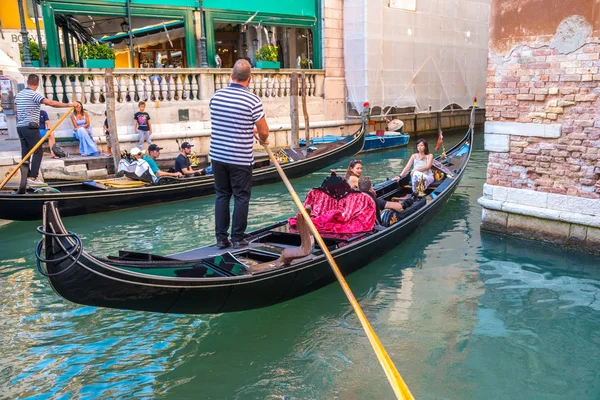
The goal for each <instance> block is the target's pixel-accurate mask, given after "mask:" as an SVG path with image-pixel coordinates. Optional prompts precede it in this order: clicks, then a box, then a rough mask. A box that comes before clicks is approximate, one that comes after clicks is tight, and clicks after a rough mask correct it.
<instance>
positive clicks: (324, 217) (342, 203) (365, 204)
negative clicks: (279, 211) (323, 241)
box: [288, 189, 376, 233]
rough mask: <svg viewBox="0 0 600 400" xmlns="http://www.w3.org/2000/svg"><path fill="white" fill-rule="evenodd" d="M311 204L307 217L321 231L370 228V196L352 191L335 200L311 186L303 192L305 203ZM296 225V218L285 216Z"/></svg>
mask: <svg viewBox="0 0 600 400" xmlns="http://www.w3.org/2000/svg"><path fill="white" fill-rule="evenodd" d="M308 205H310V206H311V207H312V212H311V215H310V219H311V220H312V221H313V223H314V224H315V226H316V228H317V230H318V231H319V232H321V233H360V232H369V231H371V230H373V226H374V225H375V213H376V207H375V201H374V200H373V198H371V196H369V195H367V194H364V193H361V192H352V193H350V194H348V195H347V196H345V197H344V198H342V199H340V200H336V199H334V198H333V197H331V196H329V195H328V194H327V193H324V192H322V191H320V190H315V189H313V190H311V191H310V192H308V194H307V195H306V200H305V201H304V206H305V207H306V206H308ZM288 222H289V224H290V226H291V227H295V226H296V218H295V217H292V218H290V219H289V220H288Z"/></svg>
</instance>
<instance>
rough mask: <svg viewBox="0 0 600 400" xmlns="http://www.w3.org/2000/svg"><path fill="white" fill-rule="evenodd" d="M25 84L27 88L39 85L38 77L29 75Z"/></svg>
mask: <svg viewBox="0 0 600 400" xmlns="http://www.w3.org/2000/svg"><path fill="white" fill-rule="evenodd" d="M27 84H28V85H29V86H35V85H39V84H40V77H39V76H37V75H36V74H31V75H29V76H28V77H27Z"/></svg>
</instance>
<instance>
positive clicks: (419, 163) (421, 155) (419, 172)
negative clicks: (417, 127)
mask: <svg viewBox="0 0 600 400" xmlns="http://www.w3.org/2000/svg"><path fill="white" fill-rule="evenodd" d="M432 163H433V154H430V153H429V145H428V144H427V140H425V139H419V140H417V152H416V153H415V154H413V155H412V156H411V157H410V159H409V160H408V163H407V164H406V166H405V167H404V169H403V170H402V173H401V174H400V176H404V175H405V174H406V173H407V172H408V170H409V169H410V167H413V169H412V171H411V172H410V175H411V183H412V188H413V192H415V191H416V189H417V185H418V184H419V181H420V180H421V179H425V188H427V187H428V186H429V185H431V184H432V183H433V181H434V180H435V178H434V176H433V172H432V171H431V164H432ZM400 176H397V177H396V178H394V180H395V181H399V180H400Z"/></svg>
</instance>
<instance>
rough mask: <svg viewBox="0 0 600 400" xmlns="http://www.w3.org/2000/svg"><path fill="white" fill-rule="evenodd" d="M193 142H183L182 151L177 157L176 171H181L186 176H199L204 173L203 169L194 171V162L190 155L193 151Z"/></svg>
mask: <svg viewBox="0 0 600 400" xmlns="http://www.w3.org/2000/svg"><path fill="white" fill-rule="evenodd" d="M192 147H194V145H193V144H189V143H188V142H183V143H182V144H181V153H180V154H179V155H178V156H177V158H176V159H175V172H180V173H181V174H182V175H185V176H198V175H203V174H202V171H194V170H193V169H192V162H191V161H190V159H189V157H190V154H191V153H192Z"/></svg>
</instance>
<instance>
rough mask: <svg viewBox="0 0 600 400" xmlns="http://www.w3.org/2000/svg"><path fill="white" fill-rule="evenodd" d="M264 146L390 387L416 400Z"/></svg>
mask: <svg viewBox="0 0 600 400" xmlns="http://www.w3.org/2000/svg"><path fill="white" fill-rule="evenodd" d="M263 146H264V147H265V149H266V150H267V153H269V158H270V159H271V162H272V163H273V164H274V165H275V168H277V171H278V172H279V175H281V179H282V180H283V183H285V186H286V187H287V189H288V191H289V192H290V195H291V196H292V199H293V200H294V203H296V206H297V207H298V210H300V213H301V214H302V216H303V217H304V220H305V221H306V222H307V223H308V226H309V228H310V231H311V232H312V234H313V235H314V237H315V240H316V241H317V243H319V246H321V250H323V253H324V254H325V257H327V261H328V262H329V265H330V266H331V269H332V270H333V273H334V274H335V277H336V278H337V280H338V282H339V283H340V285H341V286H342V289H343V290H344V293H345V294H346V297H347V298H348V300H349V301H350V304H351V305H352V308H353V309H354V312H355V313H356V316H357V317H358V320H359V321H360V323H361V325H362V327H363V329H364V331H365V333H366V334H367V337H368V338H369V342H371V347H373V350H374V351H375V354H376V355H377V359H378V360H379V363H380V364H381V366H382V367H383V370H384V371H385V375H386V376H387V379H388V381H389V382H390V385H391V386H392V389H393V390H394V393H395V394H396V397H397V398H399V399H414V397H413V395H412V394H411V393H410V390H409V389H408V387H407V386H406V383H404V380H402V377H401V376H400V373H399V372H398V370H397V369H396V366H395V365H394V363H393V361H392V360H391V359H390V356H389V355H388V354H387V352H386V351H385V348H384V347H383V345H382V344H381V342H380V341H379V338H378V337H377V334H376V333H375V331H374V330H373V327H372V326H371V324H370V323H369V320H368V319H367V317H366V316H365V313H364V312H363V310H362V308H361V307H360V304H358V301H356V298H355V297H354V294H353V293H352V290H351V289H350V287H349V286H348V283H347V282H346V279H344V275H342V272H341V271H340V269H339V267H338V266H337V264H336V262H335V260H334V259H333V257H332V256H331V253H330V252H329V249H328V248H327V246H326V245H325V242H324V241H323V238H322V237H321V235H320V234H319V231H317V228H316V227H315V225H314V224H313V222H312V220H311V219H310V215H308V213H307V212H306V210H305V209H304V205H303V204H302V202H301V201H300V198H299V197H298V195H297V194H296V191H295V190H294V188H293V187H292V184H291V183H290V181H289V180H288V179H287V176H286V175H285V172H283V169H281V166H280V165H279V162H278V161H277V159H276V158H275V156H274V155H273V152H272V151H271V148H270V147H269V145H268V144H264V143H263Z"/></svg>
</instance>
